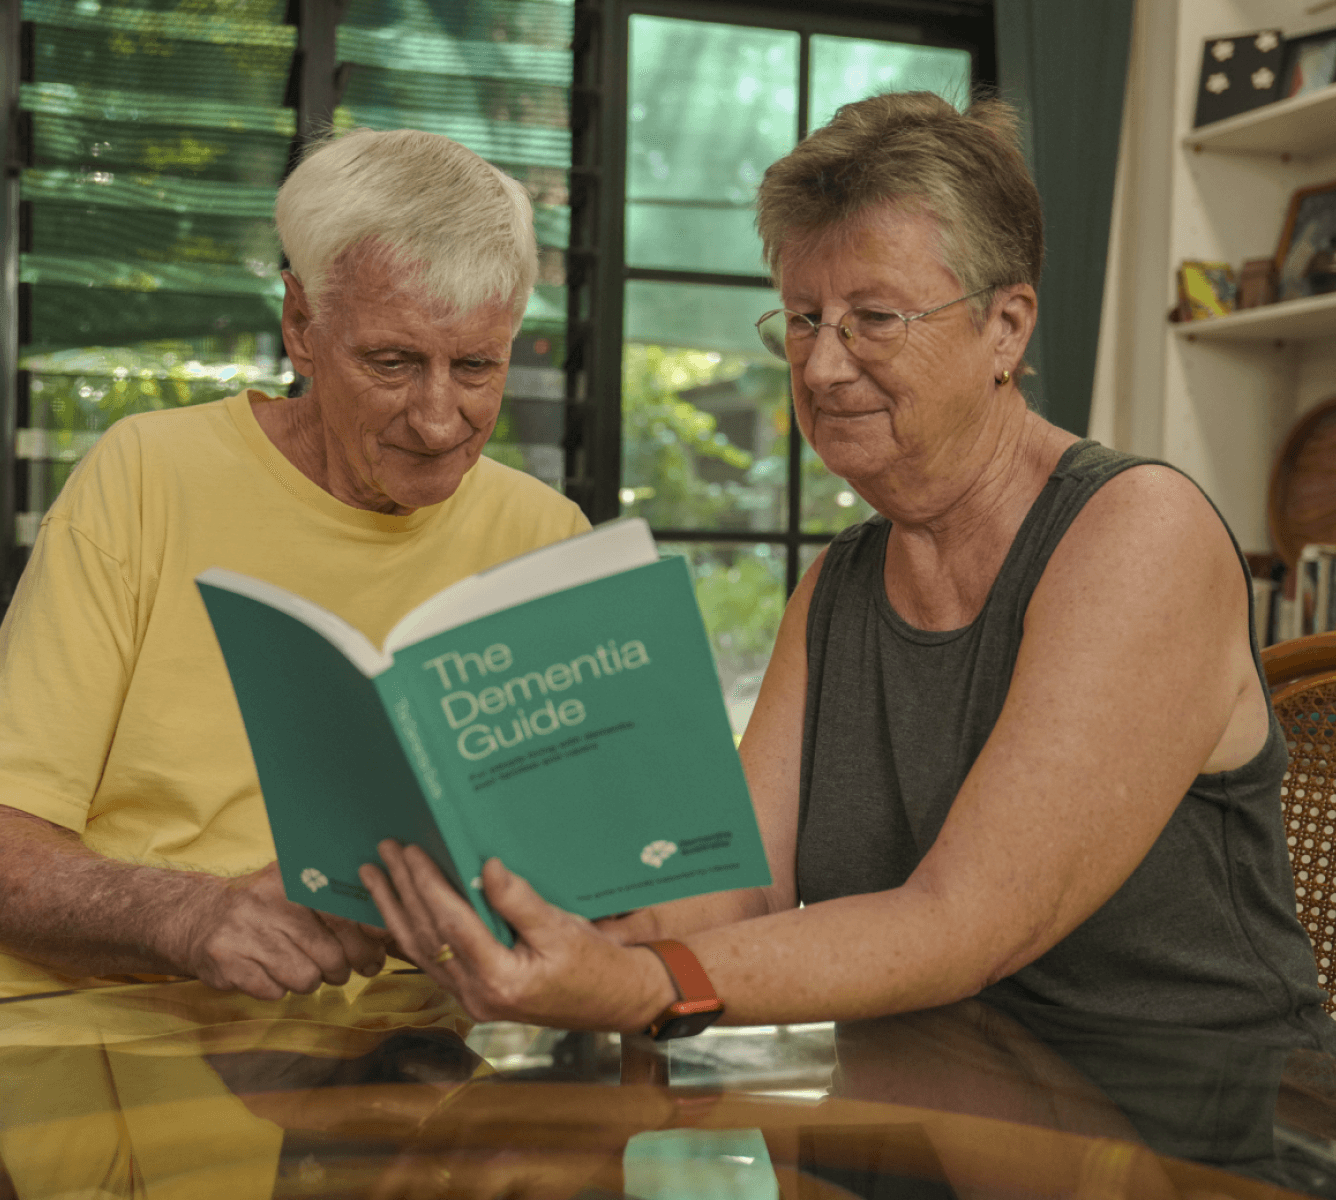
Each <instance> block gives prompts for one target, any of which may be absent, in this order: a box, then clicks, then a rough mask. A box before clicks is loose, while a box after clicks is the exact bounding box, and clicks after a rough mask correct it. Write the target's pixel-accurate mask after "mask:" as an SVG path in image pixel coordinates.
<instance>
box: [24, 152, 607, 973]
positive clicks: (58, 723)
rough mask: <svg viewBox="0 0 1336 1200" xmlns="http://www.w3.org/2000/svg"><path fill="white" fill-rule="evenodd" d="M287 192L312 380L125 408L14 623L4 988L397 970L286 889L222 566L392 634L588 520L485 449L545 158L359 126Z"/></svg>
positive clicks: (48, 536) (299, 357)
mask: <svg viewBox="0 0 1336 1200" xmlns="http://www.w3.org/2000/svg"><path fill="white" fill-rule="evenodd" d="M276 217H277V224H278V229H279V234H280V236H281V238H282V240H283V245H284V248H285V250H286V252H287V255H288V258H289V260H290V262H291V264H292V270H291V271H289V272H286V273H285V280H286V283H287V296H286V299H285V301H284V307H283V338H284V344H285V346H286V348H287V352H288V354H289V355H290V356H291V358H292V361H293V363H294V364H295V365H296V367H297V369H298V370H299V371H301V372H302V374H304V375H307V376H309V377H310V379H311V383H310V387H309V389H308V390H307V392H306V393H305V395H302V396H299V397H280V398H274V397H270V396H266V395H263V394H262V393H260V392H257V391H250V392H243V393H242V394H240V395H237V396H233V397H231V398H230V399H228V400H222V401H219V402H217V403H214V404H205V405H200V406H196V407H192V408H183V409H176V410H171V411H165V412H154V413H145V414H141V415H139V416H134V417H129V418H127V419H125V420H123V421H121V422H119V423H117V424H116V426H115V427H114V428H112V429H111V430H109V431H108V432H107V434H106V435H105V436H104V437H103V438H102V439H101V441H99V443H98V444H97V446H96V447H95V448H94V449H93V451H92V452H91V453H90V454H89V455H88V457H87V458H86V459H85V460H84V462H83V463H82V464H81V465H80V467H79V469H78V470H77V471H76V472H75V474H74V476H73V477H72V478H71V479H70V481H69V482H68V483H67V484H66V486H65V489H64V491H63V492H62V493H61V495H60V497H59V499H58V500H57V502H56V504H55V505H54V506H53V507H52V509H51V511H50V512H49V513H48V514H47V516H46V519H45V520H44V521H43V524H42V530H41V534H40V536H39V537H38V539H37V545H36V547H35V548H34V551H33V557H32V561H31V562H30V563H29V565H28V567H27V570H26V571H25V572H24V575H23V580H22V583H21V586H20V588H19V590H18V594H17V595H16V596H15V598H14V602H13V605H12V606H11V608H10V610H9V613H8V615H7V617H6V619H5V623H4V626H3V629H2V630H0V993H3V992H4V991H23V992H43V991H52V990H54V989H56V988H60V987H68V986H71V985H72V984H78V983H88V982H94V981H96V977H105V976H107V975H111V974H116V975H123V974H126V973H146V972H154V973H168V974H174V975H175V974H182V975H194V976H198V977H199V978H200V979H202V980H204V981H205V982H206V983H208V984H211V985H213V986H214V987H216V988H219V989H224V990H229V989H241V990H243V991H245V992H248V993H249V994H250V995H252V996H255V997H259V998H265V999H276V998H278V997H281V996H282V995H283V994H284V992H285V991H288V990H293V991H300V992H310V991H312V990H314V989H315V988H316V987H318V986H319V985H320V984H321V982H322V981H324V982H329V983H343V982H345V981H346V980H347V979H348V978H349V974H350V972H351V971H352V970H358V971H361V972H363V973H364V974H368V975H374V974H375V973H376V972H377V971H378V970H379V969H380V967H381V965H382V964H383V962H384V959H385V946H384V940H385V939H384V935H383V933H382V931H380V930H372V929H368V928H365V927H362V926H358V925H355V924H353V923H352V922H350V921H340V920H338V919H337V918H333V917H328V916H324V917H319V916H317V915H316V914H314V913H312V912H311V911H310V910H309V909H306V908H303V907H301V906H299V905H296V904H291V903H289V902H288V901H287V900H286V899H285V898H284V896H283V889H282V885H281V883H280V881H279V878H278V875H277V871H276V870H275V867H274V865H273V859H274V846H273V841H272V839H271V837H270V834H269V825H268V822H267V821H266V819H265V813H264V806H263V803H262V801H261V797H260V788H259V783H258V780H257V779H256V776H255V768H254V765H253V762H252V759H251V754H250V748H249V746H248V744H247V741H246V734H245V731H244V729H243V727H242V723H241V716H240V713H239V712H238V711H237V706H236V700H235V697H234V696H233V693H232V688H231V684H230V683H229V681H228V677H227V672H226V669H225V667H224V665H223V660H222V656H221V655H220V653H219V651H218V644H217V642H216V641H215V639H214V636H213V631H212V628H211V627H210V625H209V622H208V617H207V616H206V614H205V611H204V607H203V605H202V604H201V603H200V598H199V595H198V593H197V591H196V590H195V585H194V578H195V576H196V575H197V574H198V573H199V572H200V571H203V570H205V569H207V568H208V567H211V566H223V567H230V568H232V569H234V570H237V571H241V572H243V573H245V574H248V575H253V576H256V577H259V578H261V579H267V580H271V581H272V582H274V583H277V584H279V585H280V586H282V587H285V588H288V589H289V590H291V591H293V592H296V593H298V594H300V595H304V596H309V597H310V598H311V599H313V600H315V601H316V602H317V603H319V604H322V605H324V606H325V607H327V608H329V609H331V610H333V611H334V612H336V613H338V614H339V615H340V616H342V617H343V618H344V619H345V620H347V621H349V622H351V623H352V624H353V625H354V626H356V627H357V628H359V629H361V630H362V631H363V632H364V633H365V634H366V635H367V636H368V637H369V638H371V639H372V641H374V642H377V643H378V642H380V641H381V640H382V639H383V637H384V636H385V634H386V633H387V632H388V630H389V628H390V626H391V625H393V623H394V622H395V620H396V619H397V618H398V617H399V616H401V615H402V614H403V613H404V612H405V611H406V610H408V609H409V608H411V607H412V606H413V605H415V604H417V603H420V602H421V601H422V600H424V599H426V598H427V597H428V596H430V595H432V594H433V593H435V592H437V591H439V590H440V589H441V588H443V587H446V586H447V585H449V584H450V583H453V582H454V581H456V580H458V579H460V578H462V577H464V576H466V575H469V574H472V573H473V572H476V571H479V570H482V569H484V568H486V567H488V566H491V565H493V564H495V563H498V562H501V561H503V560H505V559H507V558H510V557H512V556H514V555H516V554H520V553H523V552H524V551H526V550H530V549H533V548H535V547H537V546H541V545H545V544H547V543H549V542H553V541H557V540H559V539H561V538H564V537H568V536H570V535H571V534H573V533H576V532H579V531H580V530H582V529H585V528H587V527H588V523H587V522H586V521H585V519H584V517H583V516H582V515H581V513H580V511H579V509H577V508H576V507H575V505H573V504H571V503H570V502H569V501H567V500H565V499H563V498H562V497H561V496H559V495H557V494H556V493H555V492H553V491H552V490H551V489H550V488H547V487H544V486H543V485H542V484H540V483H539V482H538V481H537V480H535V479H533V478H531V477H529V476H527V475H523V474H521V473H520V472H518V471H512V470H510V469H508V468H506V467H503V466H501V465H499V464H497V463H495V462H492V461H491V460H489V459H483V458H480V454H481V452H482V447H483V443H484V442H486V440H487V438H488V436H489V435H490V434H491V432H492V428H493V426H494V425H495V424H496V419H497V413H498V410H499V407H500V404H501V393H502V388H503V384H504V381H505V376H506V366H507V362H508V360H509V357H510V344H511V338H512V336H513V334H514V331H515V329H516V328H517V327H518V325H519V321H520V317H521V316H522V314H523V312H524V307H525V303H526V301H527V299H528V296H529V292H530V290H531V288H532V286H533V282H534V278H535V276H536V274H537V251H536V247H535V244H534V236H533V218H532V213H531V210H530V206H529V201H528V197H527V196H526V195H525V193H524V190H523V189H522V188H521V187H520V185H519V184H518V183H516V182H515V181H514V180H512V179H508V178H507V177H506V176H504V175H503V174H502V173H501V172H500V171H498V170H496V169H495V168H494V167H492V166H490V165H488V164H487V163H485V162H483V161H482V159H480V158H478V157H477V156H476V155H474V154H472V153H471V152H470V151H468V150H466V149H465V148H464V147H462V146H460V145H458V144H456V143H455V142H452V141H450V140H449V139H448V138H443V137H439V136H436V135H434V134H426V133H418V132H416V131H411V130H398V131H394V132H389V133H374V132H372V131H370V130H360V131H357V132H354V133H351V134H349V135H347V136H346V137H343V138H339V139H335V140H333V141H330V142H327V143H325V144H324V145H322V146H320V147H318V148H316V149H315V150H314V151H313V152H312V153H311V154H309V155H308V156H307V157H306V158H305V159H304V160H303V161H302V163H301V164H300V165H299V166H298V167H297V169H296V170H295V171H294V172H293V174H292V175H291V176H290V177H289V179H288V180H287V182H286V183H285V184H284V186H283V188H282V190H281V192H280V194H279V199H278V207H277V214H276ZM5 950H8V951H10V953H5V952H4V951H5Z"/></svg>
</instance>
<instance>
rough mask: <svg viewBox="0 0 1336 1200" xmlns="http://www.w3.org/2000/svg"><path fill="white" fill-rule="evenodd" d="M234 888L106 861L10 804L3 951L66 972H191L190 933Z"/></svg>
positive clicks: (5, 811)
mask: <svg viewBox="0 0 1336 1200" xmlns="http://www.w3.org/2000/svg"><path fill="white" fill-rule="evenodd" d="M225 887H226V883H225V881H223V880H221V879H219V878H217V877H216V876H212V875H205V874H196V873H194V872H185V871H173V870H166V869H163V868H157V867H142V866H137V865H135V864H133V863H122V862H116V861H115V860H113V859H109V858H103V857H102V856H100V855H97V854H94V853H93V852H92V851H90V850H88V849H87V848H86V847H85V846H84V845H83V843H82V842H81V841H80V840H79V839H78V837H77V836H76V835H75V834H73V833H71V832H69V831H68V830H63V829H61V828H59V827H58V826H54V825H51V824H50V823H49V822H46V821H43V820H41V819H40V818H37V817H33V816H30V815H29V814H27V813H22V812H19V811H18V810H16V809H12V808H7V807H4V806H0V944H2V945H4V946H5V947H6V948H7V949H10V950H12V951H13V952H15V953H17V954H20V955H22V956H23V957H25V958H30V959H32V960H34V961H35V962H39V963H41V964H42V965H43V966H48V967H51V968H54V969H55V970H57V971H60V972H61V973H63V974H67V975H76V976H85V975H116V974H125V973H129V972H152V973H160V974H179V973H183V972H184V971H185V968H184V966H183V964H182V961H181V953H182V951H183V949H184V947H185V946H186V944H187V942H188V939H189V932H190V926H191V924H192V923H193V922H194V921H195V920H196V919H198V915H199V914H200V913H201V912H202V911H204V910H207V909H208V908H209V907H210V905H211V904H215V903H218V902H219V901H220V900H221V893H222V890H223V889H224V888H225Z"/></svg>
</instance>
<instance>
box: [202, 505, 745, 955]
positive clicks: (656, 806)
mask: <svg viewBox="0 0 1336 1200" xmlns="http://www.w3.org/2000/svg"><path fill="white" fill-rule="evenodd" d="M196 582H197V584H198V586H199V590H200V593H201V595H202V596H203V598H204V603H205V606H206V607H207V609H208V612H209V617H210V619H211V620H212V622H213V626H214V631H215V633H216V634H217V636H218V642H219V645H220V646H221V648H222V651H223V657H224V658H225V659H226V662H227V669H228V672H229V674H230V675H231V678H232V686H233V688H234V689H235V691H236V694H237V701H238V703H239V705H240V707H241V715H242V719H243V720H244V722H245V725H246V733H247V736H248V737H249V739H250V744H251V751H252V753H253V755H254V757H255V766H256V770H257V772H258V774H259V778H260V787H261V789H262V791H263V793H264V801H265V807H266V809H267V810H268V813H269V823H270V826H271V828H272V830H273V835H274V843H275V845H276V846H277V848H278V858H279V865H280V868H281V871H282V875H283V884H284V887H285V889H286V891H287V895H288V898H289V899H290V900H294V901H297V902H298V903H301V904H305V905H307V906H308V907H311V908H316V909H320V910H322V911H324V912H330V913H334V914H337V915H339V916H344V917H351V918H352V919H354V920H357V921H364V922H366V923H368V924H373V925H381V924H383V922H382V921H381V919H380V916H379V914H378V913H377V911H376V908H375V906H374V904H372V902H371V900H370V897H369V896H368V895H367V893H366V892H365V891H364V890H363V888H362V886H361V884H360V883H359V882H358V879H357V868H358V867H359V866H360V865H361V864H362V863H365V862H377V861H378V858H377V855H376V843H377V842H379V841H380V840H381V839H382V838H386V837H393V838H396V839H398V840H399V841H401V842H405V843H409V842H413V843H416V844H417V845H419V846H421V847H422V848H423V849H424V850H426V852H427V853H428V854H429V855H431V857H432V858H433V859H434V860H435V861H436V863H437V865H438V866H440V868H441V871H442V873H443V874H444V875H445V876H446V878H447V879H449V880H450V882H451V883H452V884H453V885H454V887H455V888H456V889H458V891H459V892H460V893H461V894H462V895H464V896H465V897H467V898H468V899H469V901H470V902H471V903H472V904H473V907H474V908H475V909H476V910H477V911H478V913H479V915H480V916H482V918H483V919H484V921H486V922H487V924H488V926H489V927H490V928H491V929H492V931H493V933H495V935H496V936H497V937H498V938H500V939H501V940H502V941H504V942H506V943H507V944H510V942H511V933H510V930H509V928H508V927H507V925H506V924H505V922H504V921H503V920H502V919H501V918H500V917H499V916H497V914H496V913H494V912H493V911H492V910H491V908H490V906H489V905H488V904H487V901H486V899H485V897H484V895H483V892H482V887H481V881H480V879H479V872H480V870H481V867H482V864H483V862H485V861H486V859H488V858H490V857H492V856H493V855H496V856H498V857H500V859H501V860H502V861H503V862H504V863H505V864H506V866H507V867H509V868H510V869H511V870H513V871H516V872H518V873H519V874H520V875H523V876H524V877H525V878H527V879H528V880H529V882H530V883H532V884H533V885H534V887H535V888H536V889H537V890H538V892H539V893H540V894H541V895H542V896H543V897H544V898H545V899H547V900H548V901H550V902H551V903H553V904H556V905H559V906H560V907H562V908H565V909H568V910H569V911H571V912H575V913H579V914H580V915H582V916H585V917H589V918H591V919H594V918H597V917H603V916H608V915H610V914H612V913H617V912H625V911H626V910H628V909H632V908H641V907H644V906H645V905H647V904H658V903H662V902H663V901H667V900H676V899H680V898H682V897H685V896H694V895H699V894H702V893H705V892H714V891H723V890H726V889H730V888H740V887H755V886H762V885H765V884H767V883H769V882H770V873H769V870H768V868H767V866H766V860H765V854H764V850H763V848H762V845H761V838H760V834H759V832H758V830H757V826H756V818H755V815H754V813H753V811H752V807H751V799H750V796H749V794H748V792H747V785H746V782H745V780H744V778H743V775H742V767H741V764H740V762H739V761H738V756H737V751H736V750H735V749H734V745H733V738H732V734H731V732H730V728H729V723H728V717H727V714H726V712H725V710H724V703H723V697H722V695H721V694H720V691H719V683H718V680H717V678H716V676H715V671H714V664H713V661H712V659H711V656H710V648H709V643H708V641H707V639H706V636H705V629H704V626H703V625H702V623H701V618H700V611H699V609H698V608H697V607H696V600H695V596H694V595H693V593H692V588H691V581H690V577H689V575H688V572H687V567H686V562H685V560H683V559H681V558H668V559H664V560H662V561H661V560H660V559H659V557H658V554H657V552H656V550H655V548H654V542H653V539H652V538H651V537H650V534H649V529H648V527H647V526H646V525H645V523H644V522H643V521H640V520H634V521H621V522H617V523H614V524H611V525H605V526H602V527H601V528H599V529H595V530H593V531H592V532H590V533H586V534H583V535H581V536H579V537H574V538H570V539H569V540H567V541H564V542H557V543H555V544H553V545H550V546H545V547H543V548H542V549H539V550H535V551H533V552H532V553H530V554H526V555H523V556H521V557H519V558H516V559H512V560H511V561H510V562H507V563H502V564H501V565H500V566H497V567H494V568H492V569H491V570H490V571H485V572H483V573H482V574H479V575H473V576H470V577H469V578H467V579H464V580H461V581H460V582H459V583H456V584H454V585H453V586H451V587H448V588H446V589H445V590H444V591H442V592H438V593H437V594H436V595H435V596H433V597H431V599H429V600H427V601H425V602H424V603H422V604H420V605H418V607H417V608H415V609H413V610H412V611H411V612H409V613H407V614H406V615H405V616H404V617H403V618H402V619H401V620H400V621H399V622H398V624H396V625H395V627H394V629H393V630H391V632H390V634H389V636H388V637H387V638H386V641H385V644H384V646H383V647H380V648H377V647H376V646H373V645H372V644H371V642H370V641H368V640H367V638H366V637H364V636H363V635H362V634H361V633H360V632H359V631H358V630H356V629H354V628H353V627H352V626H351V625H349V624H347V623H346V622H345V621H343V620H342V619H341V618H339V617H337V616H335V615H334V614H333V613H331V612H329V611H328V610H326V609H324V608H321V607H320V606H319V605H317V604H314V603H312V602H311V601H309V600H306V599H304V598H302V597H300V596H296V595H294V594H293V593H291V592H288V591H285V590H284V589H282V588H279V587H275V586H274V585H272V584H268V583H264V582H262V581H260V580H258V579H252V578H250V577H249V576H245V575H239V574H237V573H236V572H234V571H227V570H223V569H221V568H217V567H215V568H212V569H210V570H208V571H205V572H204V573H203V574H201V575H200V576H199V577H198V579H197V581H196Z"/></svg>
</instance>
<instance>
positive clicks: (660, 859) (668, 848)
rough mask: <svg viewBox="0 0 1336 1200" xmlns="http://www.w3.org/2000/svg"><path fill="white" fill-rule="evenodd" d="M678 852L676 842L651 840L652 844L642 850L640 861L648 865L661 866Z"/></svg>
mask: <svg viewBox="0 0 1336 1200" xmlns="http://www.w3.org/2000/svg"><path fill="white" fill-rule="evenodd" d="M676 853H677V843H676V842H664V841H658V842H650V844H649V845H648V846H646V847H645V848H644V849H643V850H642V851H641V852H640V861H641V862H642V863H644V864H645V865H646V866H647V867H661V866H663V864H664V863H666V862H667V861H668V860H669V859H670V858H672V856H673V855H674V854H676Z"/></svg>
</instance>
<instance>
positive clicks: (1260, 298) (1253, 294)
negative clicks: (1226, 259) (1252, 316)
mask: <svg viewBox="0 0 1336 1200" xmlns="http://www.w3.org/2000/svg"><path fill="white" fill-rule="evenodd" d="M1275 299H1276V260H1275V259H1274V258H1250V259H1248V261H1247V262H1245V263H1244V264H1243V267H1242V269H1241V270H1240V271H1239V294H1238V298H1237V299H1236V300H1235V302H1234V307H1235V308H1261V306H1262V305H1263V304H1273V303H1275Z"/></svg>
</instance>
